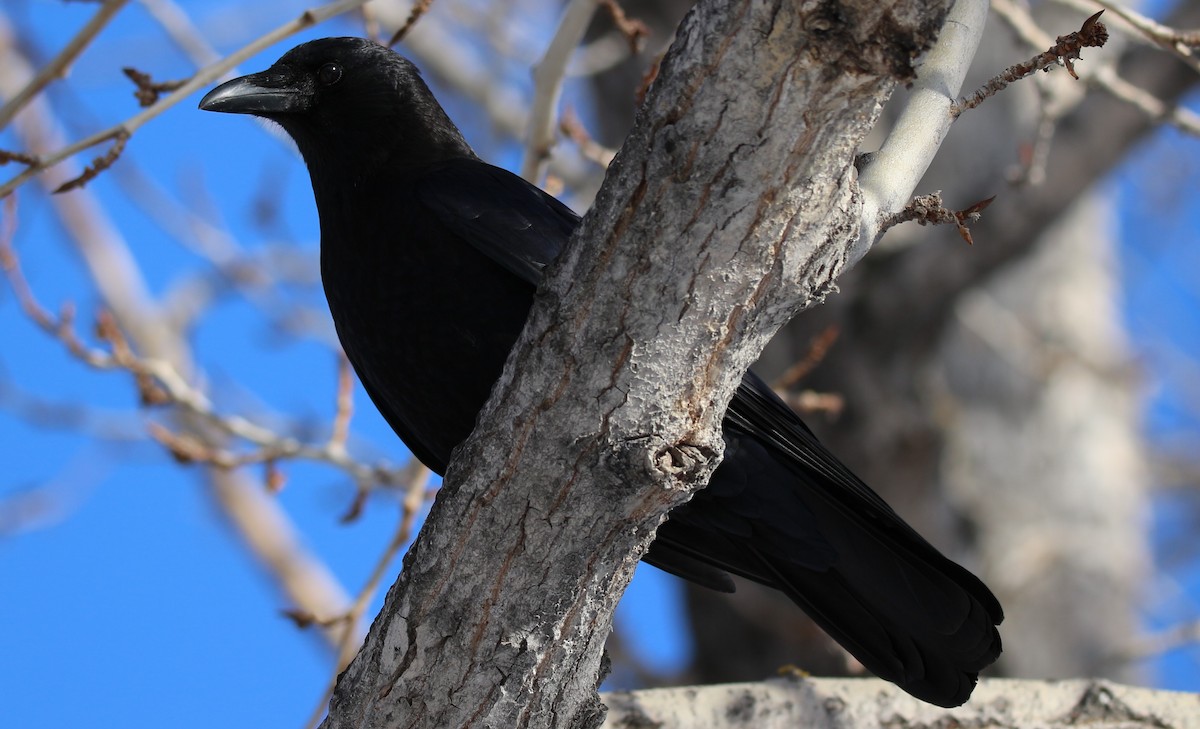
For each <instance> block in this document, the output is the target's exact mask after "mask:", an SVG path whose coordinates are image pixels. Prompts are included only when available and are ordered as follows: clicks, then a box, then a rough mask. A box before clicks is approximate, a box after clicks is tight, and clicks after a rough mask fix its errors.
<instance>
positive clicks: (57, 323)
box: [0, 198, 407, 490]
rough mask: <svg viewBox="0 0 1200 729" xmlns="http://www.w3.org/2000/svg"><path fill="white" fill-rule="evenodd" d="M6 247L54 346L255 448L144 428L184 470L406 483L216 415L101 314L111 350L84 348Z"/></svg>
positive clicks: (401, 473)
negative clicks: (270, 470)
mask: <svg viewBox="0 0 1200 729" xmlns="http://www.w3.org/2000/svg"><path fill="white" fill-rule="evenodd" d="M11 200H12V198H9V200H8V201H6V202H5V231H9V230H11V226H12V225H13V223H12V222H11V221H12V220H13V219H14V218H15V215H16V206H15V203H13V202H11ZM10 241H11V233H7V232H6V234H5V235H4V236H0V268H3V270H4V273H5V275H6V277H7V279H8V283H9V286H10V287H11V288H12V290H13V293H14V294H15V296H16V298H17V302H18V304H19V305H20V306H21V309H22V311H24V312H25V314H26V315H27V316H28V317H29V319H30V320H31V321H33V322H34V323H35V324H36V325H37V326H38V327H39V328H41V329H42V330H43V331H45V332H46V333H47V334H50V335H51V336H53V337H54V338H55V339H57V340H59V341H60V342H61V343H62V344H63V346H64V347H65V348H66V349H67V351H68V352H69V353H71V355H72V356H74V357H75V358H76V359H78V360H79V361H81V362H83V363H85V364H87V365H88V366H90V367H93V368H95V369H98V370H124V371H126V372H129V373H130V374H131V375H133V376H134V379H135V382H136V383H137V385H138V392H139V393H140V396H141V401H142V403H143V404H144V405H173V406H177V407H180V408H182V409H184V410H185V411H187V412H189V413H191V414H193V415H195V416H197V417H200V418H201V419H202V420H203V421H204V422H206V423H207V424H208V425H210V426H212V427H215V428H217V429H218V430H219V431H220V432H222V433H224V434H226V435H229V436H233V437H236V438H239V439H241V440H243V441H246V442H247V443H249V444H251V445H253V446H256V449H255V450H252V451H248V452H244V453H233V452H231V451H229V450H227V449H224V448H220V447H216V446H212V445H207V444H205V443H204V442H203V441H201V440H199V439H198V438H195V437H194V436H191V435H185V434H176V433H173V432H171V431H170V430H169V429H168V428H166V426H162V425H159V424H151V425H150V429H151V430H150V435H151V436H152V437H153V438H154V439H155V440H157V441H159V442H160V443H162V444H163V445H164V446H165V447H167V448H168V450H169V451H170V452H171V455H172V456H174V457H175V458H176V459H177V460H179V461H181V462H186V463H208V464H211V465H214V466H217V467H218V468H227V469H229V468H238V467H241V466H245V465H249V464H255V463H270V462H276V461H280V460H284V459H295V460H311V461H319V462H324V463H328V464H330V465H333V466H336V467H337V468H339V469H341V470H343V471H345V472H346V473H347V474H348V475H350V476H351V477H352V478H353V479H354V482H355V483H356V484H357V485H358V487H359V488H360V490H368V489H369V487H370V485H371V484H380V485H399V484H403V483H406V482H407V472H406V470H405V469H395V468H392V467H390V466H386V465H384V464H378V465H367V464H364V463H361V462H359V461H357V460H355V459H353V458H351V457H350V456H349V455H347V453H346V449H345V446H344V443H337V442H333V441H330V442H327V443H325V444H324V445H320V446H317V445H310V444H305V443H301V442H300V441H298V440H296V439H295V438H291V437H287V436H282V435H279V434H277V433H275V432H274V431H272V430H269V429H267V428H264V427H262V426H259V425H256V424H254V423H252V422H251V421H249V420H247V419H245V418H243V417H241V416H238V415H221V414H220V413H218V412H217V411H216V409H215V408H214V407H213V405H212V403H211V402H210V401H209V399H208V397H207V396H206V395H204V393H202V392H200V391H199V390H197V389H195V388H194V387H192V386H191V385H190V384H189V383H188V382H187V381H186V380H185V378H184V377H183V376H182V375H180V374H179V372H178V371H177V370H176V369H175V367H174V366H173V365H171V363H169V362H167V361H166V360H162V359H154V358H144V357H140V356H138V355H137V354H135V353H134V352H133V350H132V348H131V347H130V346H129V344H128V343H127V342H126V341H125V338H124V336H123V335H122V334H121V333H120V330H119V329H118V328H117V326H116V323H115V321H114V320H112V319H111V318H109V317H107V316H106V315H101V317H100V319H99V325H98V330H99V333H100V334H101V337H102V338H103V339H104V340H105V341H107V342H108V343H109V344H110V346H111V350H110V351H104V350H101V349H97V348H94V347H91V346H89V345H88V344H86V343H85V342H84V341H83V340H82V339H80V337H79V335H78V334H77V333H76V331H75V327H74V308H73V307H71V306H70V305H66V306H64V307H63V310H62V313H61V314H60V315H59V316H55V315H54V314H51V313H50V311H49V310H47V309H46V308H45V307H43V306H42V305H41V304H40V303H38V301H37V299H36V298H35V297H34V295H33V293H32V291H31V290H30V287H29V284H28V282H27V281H26V279H25V277H24V275H23V274H22V273H21V269H20V262H19V259H18V257H17V254H16V251H14V250H13V248H12V246H11V242H10ZM341 412H342V411H339V413H341ZM342 417H345V416H342Z"/></svg>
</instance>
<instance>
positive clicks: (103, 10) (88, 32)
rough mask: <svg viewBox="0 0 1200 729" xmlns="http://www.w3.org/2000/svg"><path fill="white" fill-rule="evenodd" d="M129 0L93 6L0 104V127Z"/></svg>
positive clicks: (57, 75)
mask: <svg viewBox="0 0 1200 729" xmlns="http://www.w3.org/2000/svg"><path fill="white" fill-rule="evenodd" d="M128 1H129V0H105V1H104V2H103V3H102V4H101V5H100V7H99V8H98V9H97V10H96V14H95V15H93V16H92V17H91V19H90V20H88V22H87V24H86V25H84V26H83V28H81V29H80V30H79V32H78V33H76V34H75V37H74V38H72V39H71V40H69V41H67V45H65V46H63V49H62V50H61V51H59V53H58V55H57V56H55V57H54V58H52V59H50V62H49V63H47V64H46V65H45V66H43V67H42V69H41V70H40V71H38V72H37V75H35V76H34V77H33V78H32V79H30V80H29V83H27V84H25V87H24V88H22V89H21V90H20V91H18V92H17V93H16V94H14V95H13V97H12V98H11V99H9V100H8V103H7V104H5V105H4V106H3V107H0V129H3V128H4V127H6V126H8V123H9V122H10V121H12V118H13V117H14V116H16V115H17V112H19V111H20V110H21V109H23V108H25V105H26V104H28V103H29V102H30V101H31V100H32V99H33V97H35V96H37V95H38V93H39V92H41V90H42V89H44V88H45V87H46V86H47V85H48V84H49V83H50V82H51V81H53V80H54V79H56V78H61V77H63V76H65V75H66V74H67V69H68V67H69V66H70V65H71V64H72V63H74V62H75V59H76V58H78V57H79V54H80V53H83V50H84V49H85V48H87V47H88V44H89V43H91V42H92V40H93V39H94V38H95V37H96V36H97V35H98V34H99V33H100V31H101V30H103V29H104V26H106V25H108V23H109V21H110V20H112V19H113V16H115V15H116V14H117V11H119V10H120V9H121V8H122V7H124V6H125V3H127V2H128Z"/></svg>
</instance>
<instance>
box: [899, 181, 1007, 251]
mask: <svg viewBox="0 0 1200 729" xmlns="http://www.w3.org/2000/svg"><path fill="white" fill-rule="evenodd" d="M995 199H996V196H995V195H993V196H992V197H989V198H986V199H984V200H980V201H979V202H977V203H975V204H973V205H970V206H968V207H966V208H963V209H962V210H950V209H948V208H947V207H945V206H944V205H943V204H942V194H941V192H940V191H939V192H935V193H932V194H929V195H919V196H917V197H915V198H913V199H912V202H910V203H909V204H908V206H907V207H905V208H904V210H901V211H900V212H899V213H898V214H897V215H894V216H892V217H891V218H889V219H888V221H887V222H886V223H885V226H884V228H885V229H886V228H890V227H891V226H893V225H899V224H900V223H905V222H908V221H909V220H915V221H916V222H918V223H920V224H921V225H953V226H955V227H956V228H958V234H959V235H960V236H962V239H963V240H965V241H966V242H967V244H968V245H973V244H974V243H975V241H974V240H972V238H971V231H970V230H969V229H968V228H967V223H973V222H975V221H976V220H979V215H980V214H981V213H982V212H983V211H984V210H986V209H987V207H988V206H989V205H991V204H992V201H993V200H995Z"/></svg>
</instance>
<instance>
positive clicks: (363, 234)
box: [200, 38, 1003, 706]
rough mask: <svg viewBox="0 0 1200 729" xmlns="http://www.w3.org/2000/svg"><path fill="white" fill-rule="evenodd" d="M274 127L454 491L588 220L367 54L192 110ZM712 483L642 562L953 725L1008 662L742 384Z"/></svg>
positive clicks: (329, 59)
mask: <svg viewBox="0 0 1200 729" xmlns="http://www.w3.org/2000/svg"><path fill="white" fill-rule="evenodd" d="M200 108H201V109H205V110H208V111H224V112H232V113H241V114H254V115H257V116H260V117H265V118H266V119H270V120H271V121H274V122H276V123H278V124H279V125H280V126H282V127H283V129H284V130H285V131H286V132H287V133H288V134H289V135H290V136H291V137H292V139H294V140H295V142H296V145H297V146H298V147H299V149H300V153H301V154H302V155H303V156H304V160H305V162H306V163H307V165H308V169H309V173H310V175H311V177H312V186H313V193H314V194H315V196H316V203H317V210H318V212H319V215H320V221H321V276H322V279H323V282H324V286H325V293H326V296H327V297H328V299H329V308H330V310H331V312H332V313H333V320H334V324H335V325H336V327H337V333H338V337H339V338H340V339H341V342H342V346H343V347H344V348H345V350H346V354H347V356H348V357H349V358H350V362H351V363H352V364H353V365H354V369H355V371H356V372H357V373H358V376H359V378H360V379H361V380H362V383H363V386H364V388H366V391H367V393H368V394H369V395H370V396H371V399H372V400H373V401H374V402H375V405H376V406H377V407H378V408H379V410H380V411H381V412H382V413H383V416H384V417H385V418H386V419H387V421H388V423H389V424H391V426H392V428H393V429H395V431H396V433H397V434H398V435H399V436H400V438H401V439H402V440H403V441H404V443H405V444H407V446H408V447H409V448H410V449H411V450H412V452H413V453H414V454H415V455H416V457H417V458H419V459H420V460H421V461H422V462H423V463H425V465H427V466H429V467H430V468H431V469H433V470H434V471H436V472H437V473H439V474H440V473H443V472H444V471H445V469H446V466H447V463H448V462H449V461H450V456H451V453H452V452H453V450H454V447H455V446H456V445H458V444H459V443H461V442H462V441H463V440H465V439H466V437H467V436H468V435H469V434H470V432H471V429H472V428H473V427H474V424H475V419H476V416H477V415H478V413H479V410H480V409H481V408H482V407H483V404H484V402H485V400H486V399H487V397H488V394H489V392H490V391H491V388H492V385H493V384H494V383H495V381H496V380H497V379H498V378H499V376H500V373H501V370H502V368H503V366H504V361H505V357H506V356H507V354H508V352H509V350H510V349H511V348H512V345H513V343H514V342H515V341H516V338H517V336H518V334H519V333H520V331H521V328H522V325H523V324H524V322H525V318H526V316H527V314H528V312H529V307H530V305H531V304H532V301H533V296H534V291H535V288H536V286H537V284H538V281H539V280H540V278H541V276H542V270H543V268H544V267H545V266H546V264H548V263H550V262H551V261H553V260H554V258H555V257H556V256H557V255H558V253H559V252H560V251H561V250H562V249H563V246H565V245H566V243H567V240H568V239H569V238H570V237H571V233H572V231H574V230H575V227H576V225H577V224H578V223H579V217H578V216H577V215H575V213H573V212H572V211H571V210H570V209H569V208H567V207H566V206H565V205H563V204H562V203H560V202H558V201H557V200H555V199H554V198H553V197H551V196H550V195H547V194H546V193H544V192H542V191H541V190H539V189H538V188H537V187H535V186H533V185H530V184H529V183H527V182H525V181H524V180H522V179H521V178H520V177H517V176H516V175H513V174H511V173H509V172H507V171H505V170H502V169H500V168H498V167H493V166H492V165H489V164H487V163H485V162H483V161H481V160H480V159H479V158H478V157H477V156H475V153H474V152H472V151H471V148H470V147H469V146H468V145H467V143H466V141H465V140H464V139H463V136H462V134H461V133H459V131H458V129H457V127H455V126H454V124H453V123H452V122H451V121H450V119H449V118H448V117H447V116H446V113H445V112H444V111H443V110H442V107H441V106H440V105H439V104H438V102H437V100H436V99H434V97H433V95H432V94H431V93H430V91H429V89H428V88H427V87H426V85H425V83H424V82H423V81H422V80H421V77H420V74H419V72H418V71H417V69H416V67H415V66H413V64H412V63H410V62H409V61H407V60H405V59H404V58H402V57H401V56H400V55H398V54H396V53H394V52H393V51H391V50H389V49H388V48H385V47H383V46H380V45H378V44H376V43H372V42H370V41H366V40H361V39H357V38H327V39H322V40H316V41H312V42H309V43H305V44H303V45H300V46H297V47H296V48H294V49H292V50H291V51H289V52H288V53H287V54H285V55H284V56H283V57H282V58H280V59H279V61H278V62H276V63H275V65H273V66H271V67H270V68H269V69H267V70H266V71H263V72H261V73H256V74H251V75H249V76H244V77H242V78H238V79H234V80H233V81H229V82H227V83H224V84H222V85H220V86H218V87H217V88H215V89H213V90H212V91H211V92H209V94H208V95H207V96H205V97H204V99H203V100H201V102H200ZM724 437H725V443H726V450H725V458H724V461H723V462H722V463H721V465H720V467H719V468H718V469H717V470H716V472H715V474H714V475H713V477H712V480H711V482H710V484H709V486H708V487H707V488H706V489H704V490H702V491H700V492H698V493H697V494H696V495H695V497H694V498H693V499H692V500H691V501H690V502H689V503H687V504H684V505H683V506H680V507H678V508H677V509H675V510H673V511H672V512H671V514H670V516H669V518H668V520H667V521H666V522H665V523H664V524H663V525H662V527H661V528H660V529H659V530H658V535H657V538H656V539H655V541H654V543H653V545H652V547H651V548H650V551H649V553H648V554H647V555H646V557H645V560H646V561H647V562H649V563H650V564H653V565H655V566H657V567H660V568H662V569H664V570H666V571H668V572H671V573H673V574H676V575H679V576H681V577H684V578H686V579H689V580H692V581H694V582H697V583H699V584H702V585H706V586H708V587H711V588H714V589H717V590H724V591H732V590H733V583H732V580H731V579H730V577H729V574H728V573H733V574H736V575H741V576H742V577H745V578H747V579H750V580H754V581H755V582H759V583H762V584H764V585H768V586H770V587H774V588H776V589H779V590H782V591H783V592H784V593H786V594H787V595H788V596H789V597H790V598H791V599H792V600H793V601H795V602H796V604H798V605H799V606H800V607H801V608H803V609H804V611H805V612H807V613H808V614H809V615H810V616H812V618H813V619H814V620H816V621H817V623H818V624H820V625H821V627H823V628H824V629H825V630H826V631H828V632H829V634H830V635H832V636H833V637H834V638H835V639H836V640H837V641H838V642H839V643H841V644H842V645H843V646H844V647H845V648H846V650H848V651H850V653H851V654H853V655H854V657H855V658H857V659H858V660H859V661H861V662H862V664H863V665H864V666H866V667H867V668H868V669H870V670H871V671H872V672H874V673H875V674H876V675H878V676H880V677H882V678H885V679H887V680H889V681H892V682H895V683H896V684H898V685H899V686H900V687H901V688H902V689H904V690H905V691H907V692H909V693H911V694H912V695H913V696H916V697H917V698H920V699H923V700H925V701H928V702H931V703H934V704H939V705H941V706H956V705H958V704H961V703H963V702H964V701H966V700H967V698H968V697H969V696H970V695H971V691H972V689H973V688H974V686H975V681H976V677H977V674H978V672H979V671H980V670H981V669H983V668H984V667H986V666H988V665H989V664H991V663H992V662H993V661H994V660H995V659H996V657H997V656H998V655H999V654H1000V635H999V633H998V632H997V630H996V627H995V626H996V625H997V624H999V623H1000V621H1001V620H1002V619H1003V613H1002V611H1001V608H1000V604H999V603H998V602H997V600H996V598H995V596H993V595H992V593H991V592H990V591H989V590H988V588H987V587H986V586H984V584H983V583H982V582H980V581H979V580H978V579H977V578H976V577H975V576H974V575H972V574H971V573H969V572H967V571H966V570H965V569H963V568H962V567H960V566H959V565H957V564H955V563H954V562H952V561H950V560H949V559H947V558H946V557H944V556H942V554H940V553H939V552H938V551H937V550H936V549H934V548H933V547H932V546H931V545H930V544H929V543H928V542H926V541H925V540H924V539H922V538H921V537H920V535H918V534H917V533H916V532H915V531H913V529H912V528H911V527H909V526H908V525H907V524H906V523H905V522H904V521H903V520H901V519H900V517H899V516H897V515H896V513H895V512H894V511H892V509H891V508H890V507H888V505H887V504H886V503H884V502H883V500H881V499H880V498H879V497H878V496H877V495H876V494H875V493H874V492H873V491H871V489H870V488H868V487H867V486H866V485H865V484H864V483H863V482H862V481H860V480H859V479H858V478H857V477H855V476H854V474H852V473H850V471H849V470H848V469H847V468H846V467H845V466H843V465H842V464H841V463H840V462H838V460H837V459H836V458H835V457H834V456H833V455H832V454H830V453H829V452H828V451H827V450H825V448H824V447H822V446H821V444H820V443H818V442H817V439H816V437H814V436H813V434H812V432H811V431H809V429H808V427H807V426H805V425H804V423H803V422H801V420H800V418H799V417H797V416H796V414H795V413H794V412H792V410H791V409H790V408H789V407H787V406H786V405H785V404H784V403H783V402H782V401H781V400H780V399H779V398H778V397H776V396H775V394H774V393H773V392H772V391H771V390H770V388H769V387H767V385H766V384H764V383H763V381H762V380H760V379H759V378H758V377H756V376H755V375H754V374H752V373H751V374H747V375H746V377H745V378H744V379H743V380H742V383H741V385H740V387H739V388H738V390H737V394H736V395H735V396H734V398H733V401H732V403H731V404H730V406H729V411H728V415H727V416H726V418H725V421H724Z"/></svg>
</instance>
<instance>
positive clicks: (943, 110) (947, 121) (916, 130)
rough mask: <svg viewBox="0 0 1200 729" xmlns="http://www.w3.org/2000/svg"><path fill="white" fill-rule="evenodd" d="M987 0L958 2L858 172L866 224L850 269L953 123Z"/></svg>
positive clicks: (906, 194) (984, 19)
mask: <svg viewBox="0 0 1200 729" xmlns="http://www.w3.org/2000/svg"><path fill="white" fill-rule="evenodd" d="M987 12H988V3H987V2H986V0H958V2H955V3H954V5H953V7H951V9H950V14H949V15H948V16H947V18H946V23H945V25H943V26H942V30H941V34H940V35H939V36H938V39H937V42H936V43H935V44H934V46H933V48H931V49H930V50H929V52H928V53H927V54H925V59H924V60H923V61H922V62H921V65H920V67H919V68H918V69H917V79H916V81H914V82H913V87H912V92H911V93H910V94H909V99H908V104H907V105H906V106H905V107H904V111H903V112H901V114H900V116H899V117H898V118H897V119H896V122H895V124H894V125H893V127H892V130H891V132H890V133H889V134H888V137H887V140H886V141H884V143H883V146H882V147H880V149H879V151H878V152H876V153H875V154H874V155H872V156H871V158H870V160H869V161H868V162H866V163H865V164H864V165H863V168H862V169H861V170H860V172H859V177H858V184H859V189H860V190H861V191H862V194H863V204H862V224H861V226H860V228H859V237H858V241H857V242H856V243H855V245H854V247H853V248H852V249H851V251H850V259H849V261H848V264H851V265H852V264H853V263H855V262H857V261H858V260H859V259H861V258H862V257H863V256H864V255H866V253H867V251H869V250H870V249H871V246H873V245H874V244H875V241H876V240H877V239H878V238H879V236H880V235H882V234H883V231H884V230H886V229H887V225H886V224H887V222H888V220H889V218H891V217H892V216H894V215H895V214H897V213H899V212H900V211H902V210H903V209H904V206H905V205H907V204H908V202H909V200H910V199H911V198H912V194H913V191H914V190H915V189H916V186H917V183H918V182H920V180H921V178H922V177H923V176H924V174H925V170H927V169H928V168H929V164H930V163H931V162H932V161H933V157H934V155H936V154H937V151H938V149H940V148H941V144H942V140H944V139H945V137H946V133H947V132H948V131H949V130H950V125H951V124H952V123H953V121H954V115H953V114H952V113H951V109H952V107H953V105H954V97H955V95H957V94H958V93H959V89H960V87H961V86H962V82H963V78H965V76H966V73H967V68H968V67H969V66H970V64H971V59H972V58H974V57H975V50H976V48H978V46H979V40H980V38H982V37H983V29H984V26H985V24H986V22H987Z"/></svg>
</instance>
